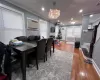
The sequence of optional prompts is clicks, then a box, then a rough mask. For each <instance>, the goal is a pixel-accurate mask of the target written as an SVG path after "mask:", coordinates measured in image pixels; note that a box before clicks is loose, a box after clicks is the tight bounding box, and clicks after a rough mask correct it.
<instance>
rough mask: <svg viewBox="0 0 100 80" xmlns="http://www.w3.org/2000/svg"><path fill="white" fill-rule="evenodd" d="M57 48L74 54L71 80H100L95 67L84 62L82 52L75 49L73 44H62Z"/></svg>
mask: <svg viewBox="0 0 100 80" xmlns="http://www.w3.org/2000/svg"><path fill="white" fill-rule="evenodd" d="M55 47H56V48H57V49H59V50H63V51H68V52H72V53H74V57H73V65H72V73H71V80H100V77H99V76H98V74H97V73H96V71H95V69H94V67H93V65H91V64H87V63H85V62H84V60H85V59H84V58H83V55H82V52H81V50H79V49H74V47H73V45H72V44H66V43H65V42H60V44H59V45H55Z"/></svg>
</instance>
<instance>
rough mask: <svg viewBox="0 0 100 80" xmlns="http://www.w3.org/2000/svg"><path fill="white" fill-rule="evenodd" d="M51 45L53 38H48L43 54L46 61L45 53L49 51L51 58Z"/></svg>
mask: <svg viewBox="0 0 100 80" xmlns="http://www.w3.org/2000/svg"><path fill="white" fill-rule="evenodd" d="M52 43H53V38H49V39H48V40H47V43H46V48H45V52H46V60H47V53H48V52H49V51H50V56H51V46H52Z"/></svg>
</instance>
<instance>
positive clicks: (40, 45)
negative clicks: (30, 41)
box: [30, 39, 46, 70]
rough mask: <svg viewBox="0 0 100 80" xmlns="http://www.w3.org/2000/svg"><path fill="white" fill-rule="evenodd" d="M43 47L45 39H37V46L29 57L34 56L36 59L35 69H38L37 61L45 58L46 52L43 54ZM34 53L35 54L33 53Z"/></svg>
mask: <svg viewBox="0 0 100 80" xmlns="http://www.w3.org/2000/svg"><path fill="white" fill-rule="evenodd" d="M45 47H46V39H41V40H39V41H37V47H36V48H35V51H34V52H33V53H31V55H30V56H31V57H32V58H35V60H36V67H37V70H38V69H39V67H38V62H39V60H41V59H42V60H44V62H45V59H46V54H45ZM34 53H35V55H34Z"/></svg>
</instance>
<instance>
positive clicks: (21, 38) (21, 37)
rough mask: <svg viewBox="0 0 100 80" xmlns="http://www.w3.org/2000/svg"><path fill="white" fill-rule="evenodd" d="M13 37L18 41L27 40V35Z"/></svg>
mask: <svg viewBox="0 0 100 80" xmlns="http://www.w3.org/2000/svg"><path fill="white" fill-rule="evenodd" d="M15 39H17V40H20V41H23V42H26V41H28V38H27V36H19V37H16V38H15Z"/></svg>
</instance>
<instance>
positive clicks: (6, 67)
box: [0, 42, 11, 80]
mask: <svg viewBox="0 0 100 80" xmlns="http://www.w3.org/2000/svg"><path fill="white" fill-rule="evenodd" d="M1 66H2V67H1ZM0 80H11V52H9V47H8V46H6V45H5V44H3V43H2V42H0Z"/></svg>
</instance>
